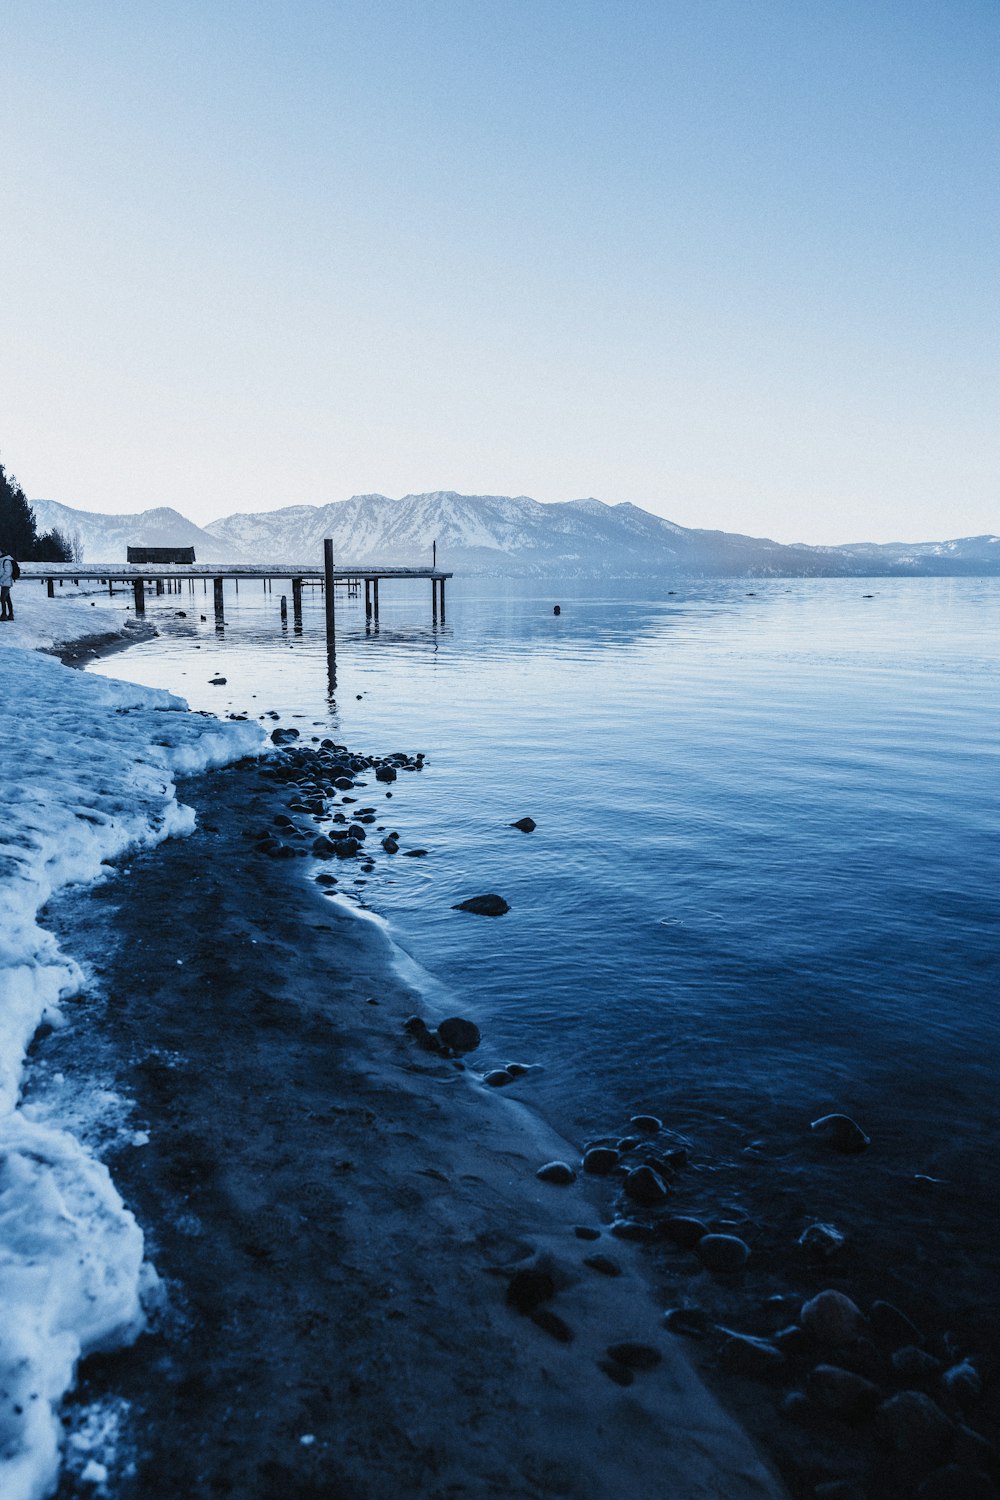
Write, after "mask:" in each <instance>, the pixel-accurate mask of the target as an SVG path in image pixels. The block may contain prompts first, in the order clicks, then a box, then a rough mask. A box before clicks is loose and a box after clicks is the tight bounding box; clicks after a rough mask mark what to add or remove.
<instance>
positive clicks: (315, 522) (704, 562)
mask: <svg viewBox="0 0 1000 1500" xmlns="http://www.w3.org/2000/svg"><path fill="white" fill-rule="evenodd" d="M32 505H33V507H34V511H35V516H36V520H37V522H38V526H39V529H40V530H45V531H48V530H51V529H52V528H56V529H58V530H60V531H62V532H64V533H67V534H69V535H70V536H74V537H76V538H77V539H78V540H79V543H80V546H81V548H82V554H83V558H82V560H84V561H90V562H119V561H124V559H125V549H126V547H127V546H130V545H131V546H135V545H138V544H144V545H146V546H158V547H167V546H193V547H194V549H195V555H196V557H197V559H198V561H199V562H257V563H260V562H271V561H274V562H275V563H291V562H297V563H304V562H308V561H311V560H315V561H316V562H319V560H320V559H321V558H322V555H323V539H324V537H332V538H333V545H334V556H335V558H336V560H337V563H338V565H340V566H343V565H347V564H355V563H357V564H358V565H359V567H363V566H364V565H365V564H369V565H375V564H380V563H381V564H386V565H389V564H395V565H402V566H414V567H415V566H419V565H425V566H426V565H427V564H429V562H430V559H431V553H432V547H433V544H434V542H435V541H436V542H437V560H438V566H439V567H440V568H443V569H446V570H447V571H449V572H455V573H466V574H470V573H471V574H479V575H493V576H505V575H506V576H521V577H524V576H537V577H548V578H552V577H560V578H591V577H598V576H601V577H606V578H612V577H615V578H629V577H688V578H692V577H703V578H704V577H731V578H732V577H735V578H767V577H775V578H780V577H785V578H790V577H795V578H802V577H849V576H854V577H886V576H921V575H925V576H930V575H935V574H938V575H941V574H944V575H958V576H962V575H976V576H984V575H997V574H1000V537H998V536H979V537H963V538H959V539H957V540H954V541H944V542H906V543H904V542H886V543H875V542H858V543H850V544H847V545H842V546H832V547H823V546H807V545H806V544H805V543H794V544H791V545H787V544H784V543H781V542H774V541H770V540H769V539H767V538H765V537H751V536H742V535H740V534H739V533H737V532H728V531H708V530H703V529H701V528H700V527H697V528H696V527H685V526H676V525H674V523H673V522H672V521H667V520H664V519H663V518H662V517H661V516H654V515H651V514H650V512H649V511H645V510H642V509H641V508H640V507H639V506H637V505H632V504H631V503H629V502H627V501H626V502H624V503H622V504H620V505H605V504H604V503H603V502H602V501H600V500H593V499H590V500H569V501H566V502H563V503H561V504H545V505H543V504H541V503H539V502H538V501H537V500H531V499H529V498H528V497H527V496H525V495H518V496H516V497H511V496H507V495H459V494H456V493H454V492H453V491H451V490H439V491H434V492H433V493H431V494H426V495H405V496H404V497H403V498H402V499H401V500H391V499H389V498H388V497H387V496H386V495H354V496H352V497H351V499H349V500H339V501H334V502H332V503H330V504H327V505H318V506H317V505H290V506H286V507H284V508H283V509H281V510H273V511H260V512H241V513H237V514H235V515H231V516H226V517H225V518H224V519H223V520H220V521H212V522H211V523H210V524H209V525H208V526H206V527H200V526H196V525H195V524H194V522H193V521H189V520H187V519H186V517H184V516H182V515H181V514H180V512H179V511H176V510H173V509H171V508H169V507H159V508H157V509H155V510H144V511H138V512H135V513H134V514H129V515H100V514H98V513H96V512H93V511H84V510H76V509H74V508H73V507H71V506H68V505H63V504H61V503H60V502H58V501H55V500H34V501H32Z"/></svg>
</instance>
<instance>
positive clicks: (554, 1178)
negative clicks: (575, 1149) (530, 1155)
mask: <svg viewBox="0 0 1000 1500" xmlns="http://www.w3.org/2000/svg"><path fill="white" fill-rule="evenodd" d="M535 1176H536V1177H537V1178H538V1179H539V1181H540V1182H552V1183H555V1184H556V1186H557V1187H568V1186H569V1184H570V1183H571V1182H575V1181H576V1173H575V1172H574V1171H573V1168H572V1167H571V1166H570V1165H569V1162H565V1161H547V1162H546V1163H545V1165H544V1167H539V1168H538V1171H537V1172H536V1173H535Z"/></svg>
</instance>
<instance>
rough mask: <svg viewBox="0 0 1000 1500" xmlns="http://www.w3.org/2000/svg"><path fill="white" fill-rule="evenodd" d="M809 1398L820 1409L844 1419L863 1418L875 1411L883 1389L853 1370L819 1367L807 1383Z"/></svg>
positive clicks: (837, 1366) (830, 1366) (838, 1367)
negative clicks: (880, 1390) (820, 1407)
mask: <svg viewBox="0 0 1000 1500" xmlns="http://www.w3.org/2000/svg"><path fill="white" fill-rule="evenodd" d="M807 1385H808V1389H809V1395H810V1396H811V1397H812V1399H813V1400H814V1401H815V1402H816V1404H817V1405H818V1406H822V1407H823V1408H824V1409H825V1410H826V1411H832V1412H834V1413H835V1414H836V1415H837V1416H840V1417H859V1416H862V1415H867V1414H868V1413H869V1412H872V1411H874V1409H875V1406H876V1403H877V1402H878V1398H879V1388H878V1386H877V1385H874V1384H873V1383H872V1381H870V1380H866V1379H865V1377H864V1376H863V1375H857V1374H855V1372H854V1371H853V1370H843V1369H841V1368H840V1366H839V1365H817V1366H816V1368H815V1369H814V1370H813V1371H812V1372H811V1373H810V1375H809V1379H808V1381H807Z"/></svg>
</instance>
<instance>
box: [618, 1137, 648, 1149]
mask: <svg viewBox="0 0 1000 1500" xmlns="http://www.w3.org/2000/svg"><path fill="white" fill-rule="evenodd" d="M643 1144H644V1142H643V1139H642V1136H641V1135H623V1136H622V1138H621V1140H620V1141H619V1142H618V1150H619V1151H634V1150H635V1148H636V1146H641V1145H643Z"/></svg>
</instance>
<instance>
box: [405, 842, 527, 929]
mask: <svg viewBox="0 0 1000 1500" xmlns="http://www.w3.org/2000/svg"><path fill="white" fill-rule="evenodd" d="M410 852H411V853H413V852H414V851H412V850H411V851H410ZM452 911H471V912H474V913H475V915H476V916H477V917H502V916H503V915H504V913H505V912H508V911H510V907H509V906H508V905H507V902H506V901H505V900H504V899H503V897H502V896H497V895H495V894H493V893H492V892H491V893H488V894H487V895H484V896H470V897H469V898H468V899H467V900H466V901H459V902H457V903H456V905H454V906H453V907H452Z"/></svg>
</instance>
